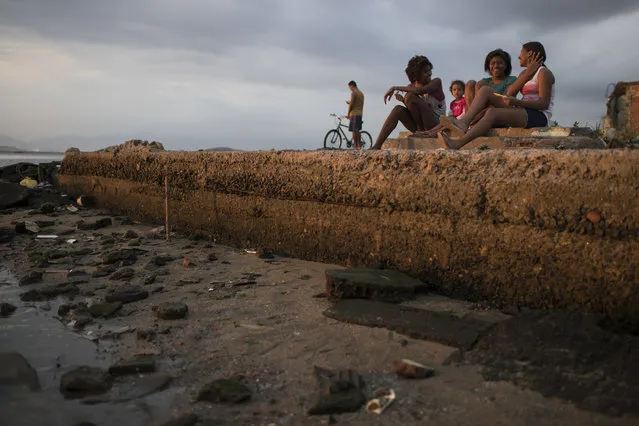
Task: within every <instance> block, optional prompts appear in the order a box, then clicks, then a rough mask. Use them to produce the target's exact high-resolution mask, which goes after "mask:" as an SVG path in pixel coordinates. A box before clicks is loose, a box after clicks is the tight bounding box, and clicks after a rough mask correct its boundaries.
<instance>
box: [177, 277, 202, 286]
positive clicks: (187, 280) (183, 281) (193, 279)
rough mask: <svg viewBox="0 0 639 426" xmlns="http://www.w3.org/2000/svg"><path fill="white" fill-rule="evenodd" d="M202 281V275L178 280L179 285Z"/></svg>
mask: <svg viewBox="0 0 639 426" xmlns="http://www.w3.org/2000/svg"><path fill="white" fill-rule="evenodd" d="M200 282H202V278H200V277H195V278H182V279H180V280H179V281H178V284H179V285H188V284H199V283H200Z"/></svg>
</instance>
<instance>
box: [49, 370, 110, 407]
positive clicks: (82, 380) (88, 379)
mask: <svg viewBox="0 0 639 426" xmlns="http://www.w3.org/2000/svg"><path fill="white" fill-rule="evenodd" d="M112 385H113V382H112V380H111V376H109V374H108V373H107V372H106V371H103V370H101V369H99V368H96V367H86V366H85V367H78V368H75V369H73V370H71V371H69V372H67V373H65V374H63V375H62V377H61V378H60V392H61V393H62V394H63V395H64V396H65V398H69V399H71V398H82V397H84V396H88V395H99V394H102V393H105V392H107V391H108V390H109V389H111V386H112Z"/></svg>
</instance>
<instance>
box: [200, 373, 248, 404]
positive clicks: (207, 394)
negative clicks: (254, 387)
mask: <svg viewBox="0 0 639 426" xmlns="http://www.w3.org/2000/svg"><path fill="white" fill-rule="evenodd" d="M250 399H251V390H250V389H249V388H248V387H246V386H245V385H243V384H242V383H239V382H236V381H234V380H227V379H219V380H215V381H213V382H211V383H209V384H207V385H206V386H204V387H203V388H202V389H201V390H200V392H199V393H198V396H197V401H206V402H214V403H230V404H239V403H241V402H245V401H248V400H250Z"/></svg>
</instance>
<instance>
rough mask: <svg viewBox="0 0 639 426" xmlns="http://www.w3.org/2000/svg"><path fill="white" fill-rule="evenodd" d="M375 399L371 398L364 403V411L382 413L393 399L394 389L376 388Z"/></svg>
mask: <svg viewBox="0 0 639 426" xmlns="http://www.w3.org/2000/svg"><path fill="white" fill-rule="evenodd" d="M375 397H376V398H375V399H371V400H370V401H368V404H366V411H367V412H369V413H375V414H382V413H383V412H384V410H386V409H387V408H388V407H389V406H390V405H391V404H392V403H393V401H394V400H395V391H394V390H392V389H377V390H376V391H375Z"/></svg>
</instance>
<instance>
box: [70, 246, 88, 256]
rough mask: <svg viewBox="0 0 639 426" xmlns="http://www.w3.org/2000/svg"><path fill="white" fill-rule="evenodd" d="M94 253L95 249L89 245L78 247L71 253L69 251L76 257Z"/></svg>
mask: <svg viewBox="0 0 639 426" xmlns="http://www.w3.org/2000/svg"><path fill="white" fill-rule="evenodd" d="M91 253H93V249H91V248H89V247H85V248H82V249H78V250H73V251H72V252H71V253H69V254H70V255H71V256H75V257H80V256H87V255H89V254H91Z"/></svg>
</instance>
